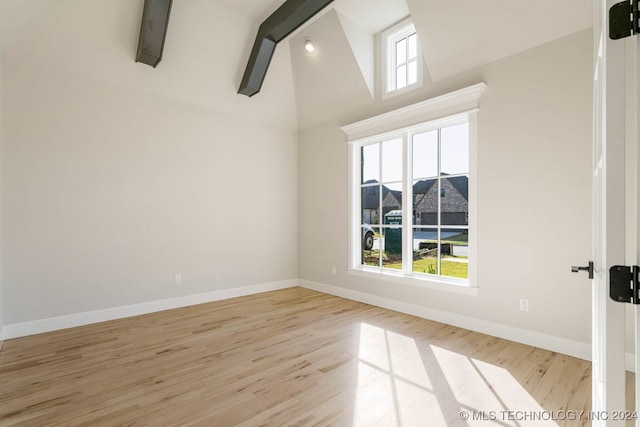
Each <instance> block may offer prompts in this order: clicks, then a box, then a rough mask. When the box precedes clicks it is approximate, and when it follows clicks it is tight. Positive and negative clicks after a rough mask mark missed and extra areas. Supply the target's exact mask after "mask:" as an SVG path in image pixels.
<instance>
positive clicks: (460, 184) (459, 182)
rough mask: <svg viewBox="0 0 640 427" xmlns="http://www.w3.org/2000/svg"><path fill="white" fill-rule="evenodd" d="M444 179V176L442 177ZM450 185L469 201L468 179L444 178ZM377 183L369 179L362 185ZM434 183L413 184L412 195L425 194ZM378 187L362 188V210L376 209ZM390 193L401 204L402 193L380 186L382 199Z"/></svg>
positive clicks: (377, 205) (431, 180) (457, 177)
mask: <svg viewBox="0 0 640 427" xmlns="http://www.w3.org/2000/svg"><path fill="white" fill-rule="evenodd" d="M443 177H444V175H443ZM446 179H447V180H448V181H449V182H450V183H451V185H453V187H454V188H455V189H456V190H457V191H458V193H460V194H461V195H462V197H464V198H465V200H469V178H468V177H466V176H454V177H451V178H446ZM377 183H378V181H377V180H375V179H370V180H369V181H366V182H365V183H364V184H377ZM435 183H436V179H435V178H432V179H423V180H420V181H418V182H416V183H415V184H413V194H426V193H427V192H428V191H429V190H430V189H431V187H433V185H434V184H435ZM379 191H380V186H378V185H373V186H371V187H362V192H363V196H364V200H363V201H362V209H378V207H379V203H380V202H379V201H380V193H379ZM389 193H391V194H392V195H393V197H394V198H395V199H396V200H397V201H398V203H401V201H402V191H396V190H390V189H389V188H388V187H387V186H385V185H384V184H383V185H382V198H383V199H384V198H385V197H387V194H389Z"/></svg>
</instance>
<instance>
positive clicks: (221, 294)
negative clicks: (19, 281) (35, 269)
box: [0, 279, 299, 339]
mask: <svg viewBox="0 0 640 427" xmlns="http://www.w3.org/2000/svg"><path fill="white" fill-rule="evenodd" d="M298 283H299V281H298V280H297V279H291V280H284V281H280V282H270V283H263V284H259V285H252V286H243V287H241V288H231V289H224V290H220V291H213V292H207V293H204V294H196V295H185V296H182V297H176V298H170V299H164V300H158V301H150V302H144V303H140V304H132V305H126V306H122V307H113V308H107V309H104V310H97V311H88V312H84V313H77V314H70V315H67V316H60V317H52V318H49V319H41V320H34V321H31V322H24V323H15V324H12V325H4V328H2V332H3V333H4V338H5V339H12V338H19V337H24V336H27V335H35V334H41V333H44V332H51V331H57V330H60V329H67V328H73V327H76V326H84V325H90V324H92V323H98V322H105V321H107V320H115V319H122V318H125V317H131V316H138V315H140V314H148V313H155V312H158V311H163V310H170V309H172V308H180V307H186V306H190V305H196V304H203V303H207V302H212V301H220V300H224V299H229V298H235V297H242V296H246V295H253V294H258V293H261V292H268V291H275V290H278V289H285V288H292V287H294V286H298ZM1 337H2V336H0V338H1Z"/></svg>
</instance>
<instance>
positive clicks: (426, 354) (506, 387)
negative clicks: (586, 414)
mask: <svg viewBox="0 0 640 427" xmlns="http://www.w3.org/2000/svg"><path fill="white" fill-rule="evenodd" d="M357 375H358V381H357V389H356V396H355V408H354V418H353V425H354V426H370V425H381V426H382V425H384V426H414V425H415V426H423V425H427V424H425V423H427V422H428V425H430V426H448V425H458V426H480V425H481V426H491V425H494V426H528V425H535V426H557V424H556V423H555V422H554V421H553V420H541V419H536V420H531V419H527V417H526V416H524V414H525V413H526V414H529V415H535V414H540V413H543V412H544V409H543V408H542V407H541V406H540V405H539V404H538V403H537V402H536V400H535V399H534V398H533V397H532V396H531V395H530V394H529V393H528V392H527V391H526V390H525V389H524V388H523V387H522V385H520V383H519V382H518V381H517V380H516V379H515V378H514V377H513V376H512V375H511V374H510V373H509V372H508V371H507V370H506V369H504V368H502V367H500V366H496V365H493V364H490V363H486V362H483V361H482V360H477V359H472V358H469V357H467V356H465V355H462V354H459V353H456V352H453V351H449V350H447V349H444V348H441V347H437V346H434V345H425V346H424V347H422V348H418V346H417V345H416V342H415V340H414V339H412V338H409V337H407V336H404V335H401V334H398V333H395V332H392V331H389V330H386V329H383V328H380V327H377V326H373V325H370V324H367V323H362V324H361V326H360V342H359V357H358V373H357ZM461 411H466V412H467V414H469V417H468V419H463V418H461V416H460V414H461ZM518 417H519V418H518Z"/></svg>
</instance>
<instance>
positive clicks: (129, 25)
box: [0, 0, 593, 127]
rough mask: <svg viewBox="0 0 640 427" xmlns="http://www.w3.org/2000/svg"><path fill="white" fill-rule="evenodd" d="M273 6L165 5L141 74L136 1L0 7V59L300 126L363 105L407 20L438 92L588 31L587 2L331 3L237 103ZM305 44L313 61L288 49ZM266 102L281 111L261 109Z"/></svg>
mask: <svg viewBox="0 0 640 427" xmlns="http://www.w3.org/2000/svg"><path fill="white" fill-rule="evenodd" d="M283 2H284V0H190V1H188V2H174V4H173V10H172V15H171V20H170V23H169V29H168V35H167V42H166V45H165V52H164V57H163V61H162V62H161V64H160V65H159V67H158V68H157V69H150V68H148V67H147V68H145V66H143V65H141V64H132V61H133V58H134V55H135V48H136V44H137V37H138V31H139V27H140V16H141V11H142V4H143V0H137V1H133V0H111V1H109V2H97V1H86V0H38V1H24V0H0V49H1V50H0V53H1V54H4V55H5V56H6V57H11V56H18V57H22V58H25V59H28V60H29V61H33V62H37V63H40V64H48V66H54V67H58V68H66V69H67V70H70V71H72V72H75V73H82V74H87V73H88V74H93V75H96V76H98V77H100V78H106V79H110V80H118V82H119V83H121V84H124V85H129V86H132V87H134V88H137V89H142V90H148V91H152V92H154V93H158V94H160V95H162V96H167V97H171V98H177V99H180V100H183V101H185V102H189V103H194V104H198V105H203V106H207V107H210V108H217V109H223V110H230V111H231V110H232V111H246V113H251V114H255V115H256V116H257V117H261V118H262V119H264V120H266V121H269V122H277V123H287V124H286V125H287V126H289V125H290V124H291V122H292V121H293V122H294V123H295V122H296V118H295V117H296V116H298V119H297V125H298V127H304V126H306V125H310V124H311V121H310V120H311V119H310V118H312V117H313V118H314V119H313V121H315V122H318V120H320V118H322V117H324V116H326V114H325V113H326V112H327V111H330V112H332V113H336V111H335V108H336V106H340V108H347V107H349V108H352V107H353V108H357V106H359V105H362V103H364V102H371V101H372V99H374V94H375V90H374V82H375V79H374V75H375V67H374V63H375V61H374V59H375V57H374V53H375V46H374V37H375V34H376V33H378V32H380V31H382V30H384V29H386V28H387V27H389V26H390V25H393V24H394V23H396V22H398V21H399V20H401V19H403V18H404V17H406V16H408V15H411V16H412V17H413V20H414V23H415V25H416V29H417V31H418V36H419V38H420V41H421V43H422V46H423V50H424V59H425V64H426V67H427V73H428V75H429V76H430V78H431V80H432V81H439V80H441V79H445V78H449V77H453V76H455V75H457V74H459V73H462V72H465V71H468V70H470V69H474V68H476V67H480V66H482V65H485V64H488V63H490V62H493V61H496V60H498V59H501V58H505V57H507V56H510V55H513V54H515V53H518V52H520V51H523V50H526V49H529V48H532V47H535V46H537V45H540V44H543V43H546V42H549V41H551V40H554V39H556V38H560V37H562V36H565V35H568V34H571V33H575V32H578V31H580V30H583V29H585V28H588V27H590V26H591V25H592V13H593V11H592V9H593V6H592V2H591V0H562V1H557V0H536V1H535V2H524V1H514V0H483V1H481V2H479V1H477V0H458V1H455V2H453V1H444V0H380V1H375V2H371V1H370V0H335V1H334V2H333V3H332V4H331V5H330V6H329V7H328V8H327V9H326V10H324V11H323V12H322V13H320V14H319V16H317V17H315V18H314V19H312V20H311V21H310V22H309V23H307V24H306V25H305V26H304V27H302V28H300V29H298V30H297V31H295V32H294V33H293V34H292V35H291V36H290V37H289V39H287V40H286V43H284V42H283V43H281V44H280V45H279V46H278V48H277V49H276V54H275V55H276V56H275V57H274V60H273V62H272V64H271V66H270V69H269V72H268V73H267V76H266V79H265V83H264V87H263V90H262V92H261V93H260V96H255V97H252V98H251V100H246V99H241V98H244V97H241V96H239V95H237V94H236V91H237V88H238V85H239V82H240V79H241V77H242V73H243V71H244V68H245V66H246V61H247V59H248V57H249V51H250V49H251V46H252V44H253V40H254V38H255V34H256V31H257V27H258V25H259V24H260V22H261V21H262V20H263V19H265V18H266V17H267V16H269V14H271V13H272V12H273V11H274V10H275V9H277V8H278V7H279V6H280V5H281V4H282V3H283ZM309 36H311V37H315V38H316V42H317V44H318V46H319V53H318V54H317V55H315V56H313V57H310V56H309V55H307V54H306V53H305V51H304V49H302V48H299V44H300V43H301V40H302V39H303V38H305V37H309ZM303 41H304V40H302V42H303ZM289 45H290V46H291V47H292V48H291V49H289V48H288V46H289ZM338 45H339V46H338ZM567 54H570V52H568V53H567ZM327 76H330V78H328V77H327ZM294 86H295V95H294V90H293V87H294ZM294 97H295V102H294V101H293V99H294ZM274 98H275V99H278V100H279V101H278V102H280V100H285V102H284V103H283V105H282V108H275V109H274V108H269V107H268V106H269V105H270V104H272V102H273V99H274ZM285 104H286V105H285ZM340 111H342V109H341V110H340ZM305 118H309V120H307V119H305Z"/></svg>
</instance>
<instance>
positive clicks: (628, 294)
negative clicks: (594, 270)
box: [609, 265, 640, 304]
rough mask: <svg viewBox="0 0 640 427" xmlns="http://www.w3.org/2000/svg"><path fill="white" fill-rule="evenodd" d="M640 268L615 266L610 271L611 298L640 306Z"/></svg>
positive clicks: (635, 266)
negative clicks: (639, 277)
mask: <svg viewBox="0 0 640 427" xmlns="http://www.w3.org/2000/svg"><path fill="white" fill-rule="evenodd" d="M639 273H640V267H638V266H637V265H634V266H632V267H628V266H626V265H614V266H613V267H611V268H610V269H609V298H611V299H612V300H614V301H618V302H628V303H631V304H640V283H639V282H638V275H639Z"/></svg>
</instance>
